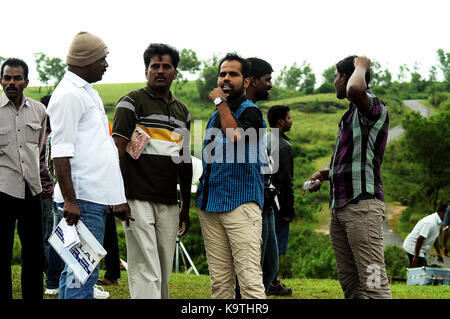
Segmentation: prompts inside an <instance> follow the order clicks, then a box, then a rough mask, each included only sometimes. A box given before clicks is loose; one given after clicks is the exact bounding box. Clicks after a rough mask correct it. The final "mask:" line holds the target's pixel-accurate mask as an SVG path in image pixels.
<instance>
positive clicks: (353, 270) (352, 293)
mask: <svg viewBox="0 0 450 319" xmlns="http://www.w3.org/2000/svg"><path fill="white" fill-rule="evenodd" d="M384 218H385V205H384V202H382V201H381V200H378V199H367V200H361V201H359V202H358V203H356V204H348V205H346V206H344V207H342V208H338V209H333V211H332V213H331V221H330V237H331V244H332V246H333V250H334V255H335V257H336V266H337V272H338V279H339V282H340V284H341V287H342V290H343V291H344V296H345V298H346V299H367V298H370V299H390V298H392V296H391V289H390V287H389V280H388V278H387V275H386V265H385V263H384V248H383V221H384Z"/></svg>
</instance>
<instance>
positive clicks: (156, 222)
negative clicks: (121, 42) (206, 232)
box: [112, 43, 192, 299]
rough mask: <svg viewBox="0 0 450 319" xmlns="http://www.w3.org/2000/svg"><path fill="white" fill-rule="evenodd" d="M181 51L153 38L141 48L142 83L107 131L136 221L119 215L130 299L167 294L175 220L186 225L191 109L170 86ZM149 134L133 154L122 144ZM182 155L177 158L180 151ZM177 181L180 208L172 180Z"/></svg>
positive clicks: (165, 296) (176, 227)
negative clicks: (145, 79) (143, 85)
mask: <svg viewBox="0 0 450 319" xmlns="http://www.w3.org/2000/svg"><path fill="white" fill-rule="evenodd" d="M179 59H180V56H179V53H178V51H177V50H176V49H175V48H172V47H170V46H168V45H165V44H159V43H152V44H151V45H150V46H149V47H148V48H147V50H146V51H145V52H144V64H145V70H146V77H147V86H146V87H144V88H141V89H139V90H134V91H132V92H129V93H128V94H127V95H125V96H124V97H122V98H121V99H120V101H119V103H118V104H117V108H116V112H115V115H114V124H113V129H112V135H113V138H114V142H115V143H116V146H117V149H118V151H119V158H120V166H121V170H122V175H123V178H124V182H125V192H126V197H127V201H128V203H129V205H130V208H131V214H132V216H133V217H134V219H135V221H132V222H130V221H129V219H130V216H126V215H122V216H118V217H119V218H121V219H122V220H124V226H125V227H124V228H125V238H126V242H127V262H128V267H129V268H128V283H129V288H130V294H131V298H133V299H137V298H139V299H142V298H144V299H168V298H169V286H168V283H169V278H170V274H171V272H172V267H173V257H174V254H175V245H176V237H177V232H178V230H179V225H180V224H182V223H183V224H184V229H183V230H182V231H181V232H180V233H178V235H179V236H183V235H184V234H185V233H186V232H187V231H188V229H189V225H190V218H189V204H190V198H191V183H192V163H191V161H190V151H189V146H190V142H189V128H190V115H189V111H188V109H187V107H186V105H185V104H184V103H183V102H181V101H180V100H178V99H177V98H176V97H175V96H174V95H173V94H172V92H171V91H170V87H171V84H172V82H173V80H175V78H176V76H177V66H178V62H179ZM137 130H139V131H141V132H142V133H141V134H147V135H148V136H149V139H148V142H147V143H146V144H145V145H142V147H143V150H142V153H140V154H139V156H137V157H133V156H131V155H130V154H128V153H127V152H126V149H127V145H128V143H129V141H130V140H132V139H133V138H132V136H133V134H134V133H135V132H136V131H137ZM183 152H185V153H184V154H183V156H182V158H183V159H185V158H187V160H186V161H184V160H183V161H181V162H180V161H179V158H180V157H181V156H180V155H182V153H183ZM178 181H179V182H180V190H181V210H180V208H179V205H178V197H177V183H178Z"/></svg>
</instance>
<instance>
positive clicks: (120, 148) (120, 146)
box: [113, 136, 128, 177]
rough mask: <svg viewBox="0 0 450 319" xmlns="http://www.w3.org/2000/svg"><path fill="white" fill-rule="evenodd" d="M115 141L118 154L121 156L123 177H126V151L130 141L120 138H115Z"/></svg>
mask: <svg viewBox="0 0 450 319" xmlns="http://www.w3.org/2000/svg"><path fill="white" fill-rule="evenodd" d="M113 140H114V143H115V144H116V147H117V152H118V154H119V165H120V171H121V173H122V177H125V155H126V152H125V149H126V147H127V144H128V140H127V139H125V138H123V137H119V136H113Z"/></svg>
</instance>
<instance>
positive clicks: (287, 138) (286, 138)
mask: <svg viewBox="0 0 450 319" xmlns="http://www.w3.org/2000/svg"><path fill="white" fill-rule="evenodd" d="M280 136H281V137H283V138H284V139H285V140H286V141H290V139H289V137H287V136H286V134H284V132H283V133H281V134H280Z"/></svg>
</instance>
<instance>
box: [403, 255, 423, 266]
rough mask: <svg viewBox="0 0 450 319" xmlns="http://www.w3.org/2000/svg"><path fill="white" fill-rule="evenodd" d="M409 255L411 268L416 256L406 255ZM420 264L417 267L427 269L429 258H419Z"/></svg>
mask: <svg viewBox="0 0 450 319" xmlns="http://www.w3.org/2000/svg"><path fill="white" fill-rule="evenodd" d="M406 254H407V255H408V259H409V266H410V267H412V261H413V258H414V255H411V254H409V253H406ZM418 261H419V264H418V265H417V267H427V258H426V257H419V258H418Z"/></svg>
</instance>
